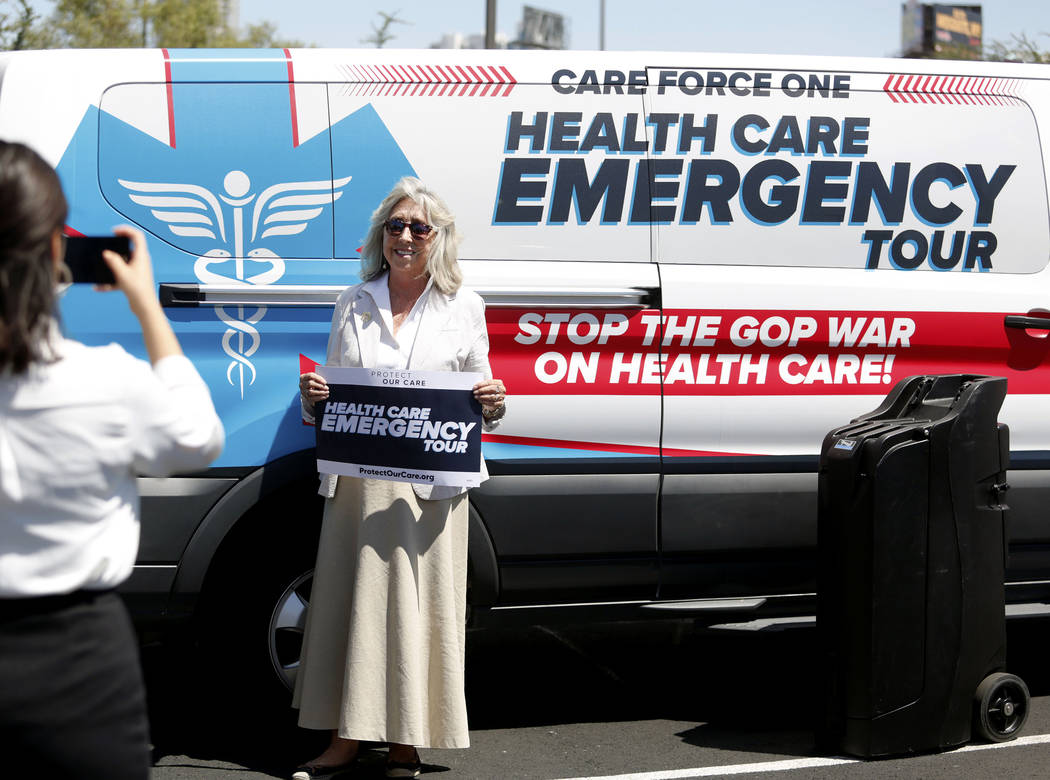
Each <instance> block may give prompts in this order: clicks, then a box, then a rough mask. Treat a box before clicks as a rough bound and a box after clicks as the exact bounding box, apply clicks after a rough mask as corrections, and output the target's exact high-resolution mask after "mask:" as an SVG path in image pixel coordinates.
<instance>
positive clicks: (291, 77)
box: [284, 49, 299, 147]
mask: <svg viewBox="0 0 1050 780" xmlns="http://www.w3.org/2000/svg"><path fill="white" fill-rule="evenodd" d="M284 58H285V59H286V60H287V61H288V101H289V103H290V104H291V107H292V146H293V147H296V146H298V145H299V115H298V113H297V112H296V108H295V74H294V73H293V72H292V53H291V52H290V51H288V49H285V50H284Z"/></svg>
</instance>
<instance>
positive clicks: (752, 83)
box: [648, 68, 1050, 273]
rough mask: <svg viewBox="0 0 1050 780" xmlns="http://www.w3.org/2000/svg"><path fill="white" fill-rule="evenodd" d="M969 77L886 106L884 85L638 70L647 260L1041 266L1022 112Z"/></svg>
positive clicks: (1041, 242)
mask: <svg viewBox="0 0 1050 780" xmlns="http://www.w3.org/2000/svg"><path fill="white" fill-rule="evenodd" d="M924 78H925V80H926V81H931V82H934V84H937V85H939V84H942V83H943V84H948V82H947V80H946V79H940V80H938V79H937V77H932V78H931V77H924ZM971 81H972V82H974V84H970V85H969V86H968V87H967V86H966V85H956V87H957V89H956V92H954V93H953V92H950V91H949V90H948V88H947V87H945V88H944V89H941V90H940V91H934V90H932V89H931V91H930V92H928V93H927V94H925V95H923V94H921V93H920V94H919V95H916V94H915V93H908V94H907V95H894V94H892V93H891V92H890V91H888V90H884V89H882V88H881V87H882V85H883V84H886V83H890V82H889V81H888V79H887V75H886V74H881V75H880V74H856V73H853V74H850V73H845V74H829V73H817V74H811V73H787V72H775V71H769V72H751V71H735V72H729V71H726V70H714V69H709V68H708V69H682V68H666V69H650V71H649V86H648V100H649V111H650V112H651V115H658V116H660V117H661V118H662V119H661V121H662V122H664V123H665V124H666V126H667V132H666V140H665V142H664V143H661V144H657V146H656V148H654V150H653V162H652V163H651V165H650V170H651V171H652V173H653V179H652V184H651V186H652V188H653V189H654V192H657V194H658V195H660V196H661V198H662V199H663V204H664V205H663V206H662V207H661V218H660V219H659V220H658V222H659V228H658V231H659V246H660V258H659V259H660V260H661V261H663V262H669V263H697V264H701V263H702V264H714V265H718V264H721V265H725V264H731V265H773V266H820V267H832V268H859V269H869V270H883V269H890V270H923V271H931V270H932V271H963V272H967V271H969V272H993V273H995V272H1007V273H1033V272H1036V271H1039V270H1041V269H1042V268H1043V267H1044V266H1045V265H1046V263H1047V257H1048V253H1050V238H1048V227H1047V225H1048V214H1047V194H1046V182H1045V180H1044V175H1043V162H1042V153H1041V149H1040V144H1039V137H1038V130H1037V127H1036V123H1035V119H1034V116H1033V113H1032V111H1031V109H1030V108H1029V106H1028V105H1027V104H1026V103H1024V102H1023V101H1022V100H1021V99H1020V97H1018V96H1017V94H1016V92H1017V90H1016V89H1015V88H1013V87H1010V86H1009V85H1006V84H1005V83H1003V84H997V86H996V87H995V88H994V89H985V90H984V91H982V88H981V87H979V86H974V85H975V84H976V82H977V80H973V79H971ZM992 81H993V80H991V79H985V80H982V83H983V82H988V83H991V82H992ZM995 81H997V82H1004V81H1005V80H1002V79H999V80H995ZM925 83H926V82H925V81H924V84H925ZM869 85H870V86H871V87H875V88H868V87H869ZM859 87H860V88H859ZM967 88H968V89H969V90H970V92H971V93H973V94H967V93H965V89H967ZM960 93H962V94H960Z"/></svg>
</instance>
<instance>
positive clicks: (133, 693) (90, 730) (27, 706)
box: [0, 591, 150, 780]
mask: <svg viewBox="0 0 1050 780" xmlns="http://www.w3.org/2000/svg"><path fill="white" fill-rule="evenodd" d="M149 767H150V753H149V726H148V724H147V721H146V697H145V691H144V688H143V685H142V671H141V668H140V666H139V657H138V646H137V642H136V639H135V634H134V631H133V630H132V628H131V622H130V621H129V619H128V615H127V611H126V610H125V609H124V604H123V602H121V600H120V598H119V597H118V596H116V595H115V594H113V593H90V592H83V591H82V592H78V593H74V594H70V595H68V596H48V597H43V598H39V599H13V600H11V599H0V776H4V777H23V776H24V777H41V778H44V777H47V778H52V777H54V778H77V780H95V779H96V778H97V779H98V780H144V779H145V778H148V777H149ZM15 769H18V770H19V771H21V772H23V773H25V774H18V773H16V772H15V771H14V770H15Z"/></svg>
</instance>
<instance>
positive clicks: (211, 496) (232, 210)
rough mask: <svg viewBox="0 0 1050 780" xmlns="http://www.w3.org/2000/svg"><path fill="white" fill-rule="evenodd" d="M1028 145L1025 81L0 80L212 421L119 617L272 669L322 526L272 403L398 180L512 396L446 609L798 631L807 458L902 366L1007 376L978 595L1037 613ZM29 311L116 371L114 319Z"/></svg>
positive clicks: (309, 461) (201, 59)
mask: <svg viewBox="0 0 1050 780" xmlns="http://www.w3.org/2000/svg"><path fill="white" fill-rule="evenodd" d="M1048 128H1050V67H1045V66H1036V65H1015V64H1002V65H1000V64H989V63H983V62H947V61H910V60H890V59H886V60H875V59H848V58H816V57H788V56H758V55H747V56H744V55H727V54H697V53H680V54H675V53H611V52H610V53H595V52H515V51H437V50H418V51H389V50H361V51H356V50H345V51H338V50H313V49H304V50H292V51H289V50H266V51H242V50H238V51H195V50H186V51H176V50H171V51H168V50H135V51H49V52H25V53H11V54H0V137H3V138H5V139H8V140H20V141H24V142H26V143H28V144H30V145H32V146H33V147H35V148H36V149H37V150H38V151H40V152H41V153H42V154H43V155H44V156H45V157H46V158H47V159H48V160H50V161H51V162H52V163H53V164H54V165H55V166H56V167H57V169H58V171H59V173H60V175H61V177H62V181H63V183H64V185H65V187H66V192H67V195H68V196H69V199H70V202H71V205H72V210H71V214H70V218H69V230H70V231H75V232H79V233H84V234H97V233H106V232H108V231H109V230H110V229H111V227H112V226H113V225H114V224H117V223H121V222H131V223H134V224H136V225H138V226H140V227H141V228H142V229H144V230H145V231H147V233H148V234H149V236H150V247H151V250H152V252H153V256H154V258H155V264H156V270H157V279H158V282H159V283H160V292H161V295H162V296H163V298H164V300H165V302H166V304H167V306H168V307H169V308H168V313H169V316H170V318H171V319H172V321H173V323H174V325H175V328H176V330H177V332H178V334H179V337H180V339H181V340H182V343H183V344H184V345H185V347H186V350H187V352H188V353H189V354H190V355H191V357H192V358H193V360H194V361H195V363H196V364H197V366H198V368H199V369H200V371H201V373H202V375H203V376H204V377H205V378H206V379H207V380H208V382H209V384H210V386H211V391H212V394H213V397H214V398H215V401H216V405H217V407H218V408H219V410H220V413H221V414H222V417H223V422H224V424H225V426H226V431H227V436H228V445H227V449H226V452H225V453H224V454H223V456H222V457H221V459H220V460H219V461H218V462H217V463H216V464H215V467H214V468H212V469H209V470H208V471H207V472H203V473H200V474H195V475H190V476H187V477H185V478H179V479H168V480H143V481H142V495H143V503H144V517H143V540H142V549H141V553H140V564H141V565H140V566H139V567H137V568H136V573H135V575H134V576H133V577H132V579H131V580H130V582H129V584H128V587H127V594H128V597H129V601H130V603H131V605H132V606H133V608H135V611H136V612H137V614H138V615H139V617H140V618H143V619H145V618H149V617H153V618H157V617H163V618H165V619H174V618H179V617H186V616H188V615H191V614H194V612H197V614H206V615H209V616H210V618H211V620H212V623H211V624H210V625H211V626H212V628H211V629H210V630H223V631H226V632H227V634H228V635H229V636H230V637H232V638H234V639H235V640H238V641H240V642H243V643H245V644H246V645H247V647H246V648H244V652H248V653H250V654H254V655H253V656H252V657H253V658H256V657H257V658H259V659H261V660H260V663H261V664H264V665H269V664H270V663H271V662H272V663H273V664H274V665H275V667H276V668H277V669H278V671H279V672H280V673H281V674H282V675H283V676H284V677H285V678H286V679H288V678H290V676H291V675H292V674H294V668H295V662H296V660H297V658H298V644H297V641H298V636H299V632H300V631H301V626H302V616H303V610H304V608H305V604H306V602H307V601H308V587H309V568H310V566H311V565H312V560H313V552H314V547H315V544H316V534H317V524H318V521H319V517H320V510H319V508H318V507H317V506H316V503H315V502H316V500H317V499H316V497H315V495H314V493H315V488H316V481H315V468H314V460H313V455H312V450H311V448H312V441H313V432H312V429H310V428H307V427H304V426H303V425H302V424H301V421H300V419H299V411H298V410H299V406H298V400H297V395H296V393H297V387H296V375H297V374H298V373H299V370H300V366H309V365H312V363H313V361H316V360H321V359H323V354H324V345H325V338H326V334H327V329H328V322H329V317H330V312H331V308H330V307H331V304H332V303H333V302H334V300H335V297H336V295H337V294H338V292H339V290H341V289H342V288H343V287H344V286H346V285H349V284H353V283H354V282H355V281H357V271H358V268H359V260H358V249H359V247H360V244H361V241H362V238H363V236H364V234H365V231H366V227H367V223H368V217H369V215H370V213H371V211H372V209H373V208H374V207H375V206H376V204H378V202H379V201H380V199H381V197H382V196H383V195H384V194H385V193H386V192H387V191H388V190H389V189H390V187H391V185H392V184H393V183H394V182H395V181H396V180H397V179H398V178H399V177H400V176H402V175H406V174H414V175H417V176H419V177H421V178H422V179H424V180H425V181H426V182H428V183H429V184H430V185H431V186H432V187H434V188H435V189H436V190H437V191H438V192H440V193H441V194H442V196H443V197H444V198H445V199H446V200H447V201H448V202H449V203H450V204H451V206H452V207H453V209H454V210H455V211H456V213H457V216H458V223H459V225H460V226H461V228H462V231H463V233H464V234H465V236H466V240H465V242H464V243H463V246H462V260H463V265H464V267H465V270H466V274H467V280H468V284H469V285H470V286H472V287H473V288H475V289H476V290H478V291H479V292H480V293H481V294H482V295H483V296H484V297H485V299H486V301H487V304H488V315H487V316H488V323H489V332H490V337H491V345H492V352H491V359H492V366H493V370H494V372H495V374H496V375H497V376H500V377H501V378H503V379H504V380H505V381H506V384H507V387H508V391H509V393H510V403H509V412H508V415H507V418H506V421H505V424H504V425H503V426H501V427H500V429H499V431H498V433H494V434H490V435H488V436H486V438H485V443H484V449H485V456H486V459H487V461H488V465H489V470H490V472H491V474H492V478H491V479H490V480H489V481H488V482H486V483H484V485H483V486H482V487H480V488H478V489H476V490H474V491H472V493H471V507H472V526H471V540H470V564H471V595H470V600H471V604H472V607H473V615H474V619H476V620H479V621H482V620H485V619H496V618H499V617H507V618H509V617H512V616H514V615H524V616H525V619H528V620H537V619H539V611H538V610H537V608H538V607H550V608H556V609H557V610H559V611H560V612H561V613H562V614H568V615H571V616H573V617H575V616H577V615H583V614H587V615H588V617H590V616H592V615H595V614H597V615H602V616H605V617H639V616H641V615H644V614H651V615H663V616H666V615H667V614H668V612H675V613H676V614H683V615H686V614H688V615H701V616H705V617H704V619H707V620H711V621H716V622H724V621H728V620H740V619H747V618H746V616H748V615H750V616H752V617H755V616H764V615H767V614H780V613H790V614H796V615H797V614H810V613H809V610H811V609H812V599H813V591H814V560H815V541H816V514H817V513H816V486H817V479H816V468H817V460H818V452H819V449H820V445H821V441H822V439H823V437H824V435H825V434H826V433H827V432H828V431H829V430H830V429H832V428H834V427H837V426H839V425H842V424H844V423H846V422H848V421H849V420H851V419H852V418H853V417H855V416H857V415H859V414H861V413H864V412H867V411H870V410H871V409H873V408H875V407H876V406H877V405H878V403H879V401H880V399H881V398H882V397H883V396H884V395H885V393H886V392H887V391H888V390H889V389H890V388H891V387H892V385H893V384H894V383H895V382H896V381H897V380H899V379H901V378H903V377H905V376H909V375H913V374H928V373H971V374H992V375H1000V376H1005V377H1007V378H1008V380H1009V395H1008V397H1007V400H1006V403H1005V405H1004V407H1003V410H1002V414H1001V418H1000V419H1001V421H1002V422H1004V423H1006V424H1008V425H1009V426H1010V431H1011V445H1012V448H1013V452H1012V453H1011V458H1012V460H1011V473H1010V483H1011V485H1012V489H1011V491H1010V493H1009V497H1008V500H1009V503H1010V506H1011V508H1012V519H1011V523H1012V525H1011V527H1010V535H1011V541H1012V544H1011V548H1010V567H1009V573H1008V579H1009V587H1008V589H1007V593H1008V598H1009V600H1010V601H1011V603H1015V604H1021V603H1033V602H1045V601H1050V513H1048V510H1047V507H1050V413H1048V410H1050V406H1048V402H1050V355H1048V353H1050V339H1048V338H1047V336H1048V334H1050V270H1048V268H1047V261H1048V257H1050V216H1048V202H1047V184H1046V172H1047V167H1048V160H1050V157H1048V156H1047V155H1048V152H1047V151H1046V150H1044V149H1043V147H1042V144H1041V140H1040V138H1041V136H1042V135H1045V134H1046V133H1047V130H1048ZM62 314H63V318H64V323H65V327H66V328H67V330H68V331H69V332H70V333H71V334H72V335H73V336H74V337H76V338H78V339H81V340H83V341H86V342H88V343H101V342H109V341H114V340H115V341H119V342H121V343H123V344H124V345H125V346H126V347H127V348H129V349H130V350H131V351H133V352H141V346H140V344H139V342H138V339H137V337H136V336H134V335H132V334H133V333H134V330H135V328H134V320H133V318H132V317H131V316H130V314H129V313H128V312H127V310H126V309H125V308H124V307H123V304H122V303H121V302H120V301H119V299H115V298H111V297H107V298H105V299H102V298H100V297H99V296H97V295H96V294H94V293H93V292H92V291H91V290H87V289H84V290H82V289H73V290H71V291H70V292H68V293H67V294H66V296H65V298H64V300H63V304H62ZM546 616H547V617H550V613H549V612H548V613H546ZM267 622H268V625H269V633H268V634H265V633H264V632H263V631H262V630H261V627H262V626H265V625H267ZM253 626H255V630H253V631H248V630H242V629H252V628H253ZM264 635H268V637H269V643H268V646H264V645H263V644H262V640H261V637H262V636H264ZM242 658H243V659H245V660H250V659H249V657H248V656H242Z"/></svg>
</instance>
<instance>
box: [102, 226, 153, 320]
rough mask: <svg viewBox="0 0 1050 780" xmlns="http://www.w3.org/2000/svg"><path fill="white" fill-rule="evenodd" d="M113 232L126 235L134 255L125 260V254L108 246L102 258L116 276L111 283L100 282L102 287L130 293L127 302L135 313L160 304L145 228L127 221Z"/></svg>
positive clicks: (137, 314)
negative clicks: (114, 281)
mask: <svg viewBox="0 0 1050 780" xmlns="http://www.w3.org/2000/svg"><path fill="white" fill-rule="evenodd" d="M113 234H114V235H117V236H126V237H127V238H128V240H129V241H130V242H131V257H130V258H129V259H128V260H127V261H126V262H125V260H124V258H123V257H121V256H120V255H118V254H117V253H116V252H111V251H110V250H108V249H106V250H103V252H102V259H103V260H104V261H105V263H106V265H108V266H109V269H110V270H111V271H112V272H113V278H114V279H115V280H116V283H115V284H112V285H109V284H107V285H98V287H97V289H99V290H112V289H113V288H116V289H118V290H120V291H121V292H122V293H124V295H126V296H127V299H128V305H129V306H130V307H131V311H132V312H134V313H135V314H136V316H141V314H142V313H143V312H144V311H145V310H147V309H150V308H152V307H154V306H159V304H160V302H159V301H158V300H157V290H156V287H155V285H154V282H153V261H152V260H151V259H150V256H149V249H148V248H147V247H146V237H145V236H144V235H142V232H141V231H139V230H136V229H135V228H133V227H129V226H127V225H121V226H120V227H116V228H113Z"/></svg>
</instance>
